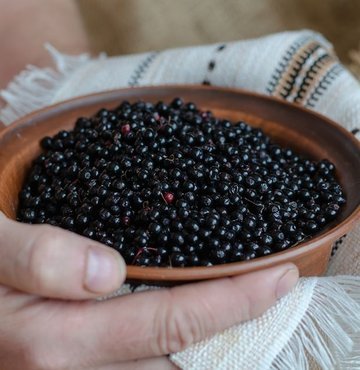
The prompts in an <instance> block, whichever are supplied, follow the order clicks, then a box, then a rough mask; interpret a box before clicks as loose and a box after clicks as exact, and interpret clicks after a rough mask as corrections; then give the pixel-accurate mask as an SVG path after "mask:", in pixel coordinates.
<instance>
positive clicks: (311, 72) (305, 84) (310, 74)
mask: <svg viewBox="0 0 360 370" xmlns="http://www.w3.org/2000/svg"><path fill="white" fill-rule="evenodd" d="M331 59H333V57H332V56H331V55H329V54H324V55H321V56H320V57H319V58H318V59H316V60H315V61H314V63H313V64H312V65H311V67H310V68H309V69H308V70H307V72H306V74H305V77H304V79H303V81H302V83H301V85H300V87H299V91H298V93H297V94H296V96H295V98H294V102H297V103H298V102H300V101H301V100H302V99H303V98H304V96H305V94H306V92H307V90H308V88H309V87H310V86H311V82H312V81H313V80H314V78H315V77H316V75H317V74H318V73H319V71H320V70H321V68H322V66H323V65H324V64H325V63H326V62H327V61H329V60H331Z"/></svg>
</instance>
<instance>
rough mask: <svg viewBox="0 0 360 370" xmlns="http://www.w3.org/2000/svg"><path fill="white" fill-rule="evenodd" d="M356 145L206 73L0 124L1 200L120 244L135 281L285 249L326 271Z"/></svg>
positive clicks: (359, 174)
mask: <svg viewBox="0 0 360 370" xmlns="http://www.w3.org/2000/svg"><path fill="white" fill-rule="evenodd" d="M359 169H360V145H359V142H358V141H357V140H356V139H355V137H353V135H352V134H351V133H349V132H347V131H346V130H345V129H343V128H342V127H341V126H339V125H338V124H336V123H334V122H332V121H330V120H329V119H327V118H325V117H323V116H320V115H318V114H316V113H313V112H310V111H308V110H306V109H304V108H301V107H299V106H296V105H294V104H290V103H286V102H283V101H280V100H278V99H275V98H271V97H267V96H262V95H258V94H253V93H249V92H246V91H241V90H235V89H225V88H215V87H209V86H159V87H141V88H129V89H121V90H116V91H110V92H105V93H100V94H95V95H90V96H86V97H80V98H76V99H72V100H70V101H67V102H64V103H60V104H57V105H54V106H51V107H49V108H45V109H42V110H40V111H38V112H35V113H33V114H30V115H28V116H26V117H24V118H22V119H20V120H19V121H18V122H17V123H15V124H14V125H12V126H11V127H8V128H6V129H5V130H3V131H2V132H1V134H0V210H2V211H3V212H4V213H5V214H6V215H7V216H8V217H11V218H13V219H17V220H18V221H20V222H25V223H30V224H43V223H46V224H50V225H53V226H56V227H61V228H64V229H67V230H69V231H71V232H75V233H78V234H81V235H83V236H85V237H88V238H90V239H93V240H96V241H99V242H101V243H103V244H105V245H107V246H109V247H111V248H114V249H116V250H117V251H119V253H120V254H121V255H122V256H123V257H124V259H125V261H126V264H127V278H128V280H129V281H147V282H155V283H164V284H167V283H168V284H174V283H180V282H186V281H195V280H203V279H210V278H217V277H224V276H231V275H236V274H243V273H247V272H251V271H255V270H258V269H263V268H267V267H270V266H273V265H276V264H280V263H284V262H288V261H291V262H293V263H295V264H296V265H297V266H298V267H299V270H300V274H301V275H303V276H309V275H321V274H323V273H324V271H325V270H326V267H327V264H328V261H329V258H330V255H331V251H332V246H333V244H334V242H335V241H336V240H337V239H339V238H340V237H341V236H343V235H344V234H346V232H347V231H349V230H350V229H351V228H352V227H353V226H354V224H355V223H356V222H357V221H358V220H359V215H360V206H359V205H360V191H359V184H360V170H359Z"/></svg>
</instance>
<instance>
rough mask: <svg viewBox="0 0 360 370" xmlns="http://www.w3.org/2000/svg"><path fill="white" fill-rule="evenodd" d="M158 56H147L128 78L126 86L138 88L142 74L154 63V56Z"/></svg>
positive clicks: (155, 54) (153, 54)
mask: <svg viewBox="0 0 360 370" xmlns="http://www.w3.org/2000/svg"><path fill="white" fill-rule="evenodd" d="M157 55H158V53H157V52H154V53H151V54H149V55H148V56H147V57H146V58H145V59H144V60H143V61H142V62H141V63H140V64H139V65H138V66H137V67H136V69H135V71H134V73H133V74H132V75H131V76H130V79H129V82H128V85H129V86H131V87H133V86H138V85H139V83H140V80H141V78H142V77H143V76H144V73H145V72H146V70H147V69H148V68H149V66H150V64H151V63H152V62H153V61H154V59H155V58H156V56H157Z"/></svg>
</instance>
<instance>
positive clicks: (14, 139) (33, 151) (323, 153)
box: [0, 86, 360, 282]
mask: <svg viewBox="0 0 360 370" xmlns="http://www.w3.org/2000/svg"><path fill="white" fill-rule="evenodd" d="M176 96H180V97H182V98H184V99H185V100H187V101H194V102H195V103H197V104H198V106H199V107H201V108H202V109H211V110H212V111H213V112H214V113H215V114H216V115H217V116H219V117H222V118H227V119H231V120H240V119H244V120H246V121H247V122H249V123H250V124H252V125H253V126H258V127H262V128H263V130H264V131H265V132H266V133H267V134H268V135H270V136H271V137H272V138H273V139H274V141H276V142H278V143H279V144H281V145H284V146H289V147H291V148H293V149H295V150H296V151H298V152H299V153H303V154H306V155H307V156H309V157H311V158H313V159H317V160H319V159H323V158H328V159H329V160H331V161H332V162H334V163H335V165H336V168H337V175H338V177H339V181H340V182H341V184H342V186H343V188H344V191H345V194H346V197H347V204H346V205H345V207H344V209H343V211H342V212H341V214H340V215H339V217H338V218H337V220H336V222H333V223H332V224H331V225H330V226H329V227H328V228H327V229H325V230H324V231H323V232H322V233H321V234H319V235H318V236H316V237H314V238H312V239H310V240H309V241H307V242H304V243H302V244H300V245H299V246H297V247H294V248H291V249H288V250H287V251H284V252H281V253H277V254H273V255H270V256H266V257H261V258H257V259H255V260H252V261H247V262H239V263H231V264H226V265H218V266H213V267H189V268H171V269H170V268H150V267H135V266H129V267H128V271H127V277H128V279H131V280H146V281H155V282H156V281H157V282H159V281H162V282H171V281H172V282H180V281H189V280H199V279H209V278H215V277H221V276H230V275H235V274H242V273H247V272H250V271H255V270H258V269H263V268H266V267H270V266H273V265H275V264H279V263H283V262H287V261H291V262H294V263H296V264H297V266H298V267H299V269H300V273H301V275H302V276H310V275H321V274H323V273H324V271H325V270H326V267H327V264H328V260H329V257H330V252H331V246H332V243H333V242H334V241H335V240H336V239H338V238H339V237H341V236H342V235H344V234H345V233H346V232H348V231H349V230H350V229H351V228H352V227H353V226H354V224H355V222H356V221H358V219H359V218H360V192H359V190H358V188H359V184H360V171H359V169H360V144H359V142H358V141H357V140H356V139H355V138H354V137H353V135H351V134H350V133H348V132H347V131H346V130H345V129H343V128H342V127H340V126H338V125H337V124H335V123H333V122H331V121H330V120H328V119H326V118H324V117H322V116H320V115H317V114H314V113H311V112H309V111H307V110H305V109H302V108H299V107H296V106H294V105H292V104H289V103H284V102H282V101H279V100H277V99H273V98H269V97H265V96H261V95H257V94H252V93H248V92H245V91H240V90H234V89H225V88H224V89H220V88H213V87H200V86H177V87H171V86H166V87H164V86H163V87H161V86H160V87H144V88H131V89H122V90H117V91H112V92H106V93H101V94H95V95H90V96H88V97H84V98H78V99H74V100H71V101H68V102H65V103H62V104H58V105H55V106H53V107H49V108H46V109H43V110H41V111H39V112H37V113H34V114H31V115H29V116H27V117H25V118H23V119H21V120H19V121H18V122H17V123H16V124H15V126H13V127H12V128H6V129H5V130H4V131H3V132H1V133H0V210H2V211H3V212H4V213H5V214H6V215H7V216H8V217H11V218H14V217H15V214H16V207H17V204H18V193H19V190H20V188H21V184H22V183H23V180H24V177H25V176H26V173H27V171H28V169H29V167H30V165H31V161H32V159H33V158H35V157H36V156H37V155H38V154H39V153H40V147H39V139H40V138H42V137H43V136H45V135H53V134H55V133H56V132H58V131H59V130H60V129H70V128H71V127H73V125H74V123H75V120H76V118H77V117H80V116H90V115H92V114H94V113H95V112H96V111H97V110H99V109H100V108H102V107H106V108H112V107H115V106H117V105H118V104H119V103H120V102H121V101H122V100H130V101H134V100H139V99H142V100H145V101H152V102H155V101H158V100H164V101H170V100H172V99H173V98H174V97H176Z"/></svg>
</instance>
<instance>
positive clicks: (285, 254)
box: [0, 84, 360, 281]
mask: <svg viewBox="0 0 360 370" xmlns="http://www.w3.org/2000/svg"><path fill="white" fill-rule="evenodd" d="M161 89H167V90H169V95H170V94H171V90H178V89H186V90H193V91H196V90H197V91H205V90H212V91H215V90H216V91H218V92H219V93H222V92H223V93H231V94H241V95H246V96H248V97H255V98H256V99H260V100H265V101H270V102H274V103H277V104H280V105H285V106H288V107H290V108H291V109H295V110H298V111H301V112H302V113H305V114H310V115H312V116H315V117H317V118H318V119H321V120H322V121H325V122H326V123H327V124H329V125H330V126H332V128H333V129H334V130H337V131H340V133H341V134H343V135H345V136H346V139H347V140H350V141H351V142H352V144H353V145H355V146H356V147H357V148H358V150H359V151H360V140H357V139H356V138H355V136H354V135H353V134H351V132H349V131H348V130H346V129H345V128H344V127H342V126H341V125H340V124H338V123H336V122H335V121H333V120H332V119H330V118H328V117H326V116H324V115H322V114H320V113H318V112H315V111H313V110H310V109H308V108H305V107H303V106H300V105H296V104H294V103H291V102H288V101H285V100H282V99H280V98H278V97H273V96H269V95H264V94H261V93H258V92H252V91H248V90H245V89H240V88H232V87H231V88H229V87H218V86H206V85H198V84H169V85H156V86H154V85H151V86H148V85H143V86H136V87H125V88H119V89H112V90H106V91H102V92H96V93H92V94H87V95H82V96H78V97H75V98H71V99H67V100H64V101H61V102H58V103H56V104H52V105H49V106H46V107H44V108H41V109H38V110H35V111H33V112H31V113H29V114H26V115H24V116H22V117H21V118H19V119H17V120H15V121H14V122H13V123H11V124H10V125H7V126H2V125H1V121H0V144H1V141H2V140H3V139H4V138H5V137H6V136H8V135H10V134H11V133H12V132H13V131H16V130H18V129H20V128H25V127H27V126H30V125H31V124H32V121H33V120H34V119H36V118H37V119H38V120H45V119H46V117H47V116H49V115H52V114H59V113H62V112H65V111H69V110H72V109H77V108H80V107H81V106H91V105H92V104H95V103H97V104H98V103H101V102H104V103H106V102H110V101H112V100H115V99H116V95H117V94H118V95H120V96H119V98H120V97H121V95H122V94H130V93H131V94H130V96H129V97H128V98H130V97H136V92H137V91H142V93H143V94H144V92H145V93H146V92H150V91H154V92H156V90H161ZM99 98H100V100H99ZM244 112H245V111H244ZM359 220H360V203H359V204H358V205H357V206H356V208H355V209H354V210H353V212H352V213H351V214H350V215H348V216H347V217H346V218H345V219H344V220H342V221H341V222H340V223H339V224H335V225H333V226H332V227H330V228H329V229H328V230H326V231H325V232H324V233H322V234H320V235H318V236H315V237H313V238H310V239H309V240H306V241H304V242H301V243H299V244H298V245H296V246H295V247H292V248H289V249H287V250H285V251H282V252H278V253H274V254H271V255H269V256H263V257H258V258H255V259H253V260H249V261H241V262H232V263H226V264H221V265H214V266H196V267H146V266H144V267H142V266H132V265H127V279H130V280H147V281H194V280H202V279H208V278H219V277H225V276H230V275H235V274H241V273H244V272H250V271H253V270H257V269H260V268H267V267H271V266H275V265H278V264H281V263H284V262H285V261H288V260H289V259H290V258H294V257H297V256H299V255H302V254H305V253H308V252H311V251H313V250H315V249H316V248H318V247H319V246H320V245H322V244H324V243H332V242H334V241H335V240H336V239H337V238H338V237H340V236H342V235H343V234H345V233H346V232H347V231H348V230H349V228H350V227H351V225H353V224H354V223H355V222H357V221H359ZM185 272H188V273H189V274H187V273H185Z"/></svg>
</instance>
